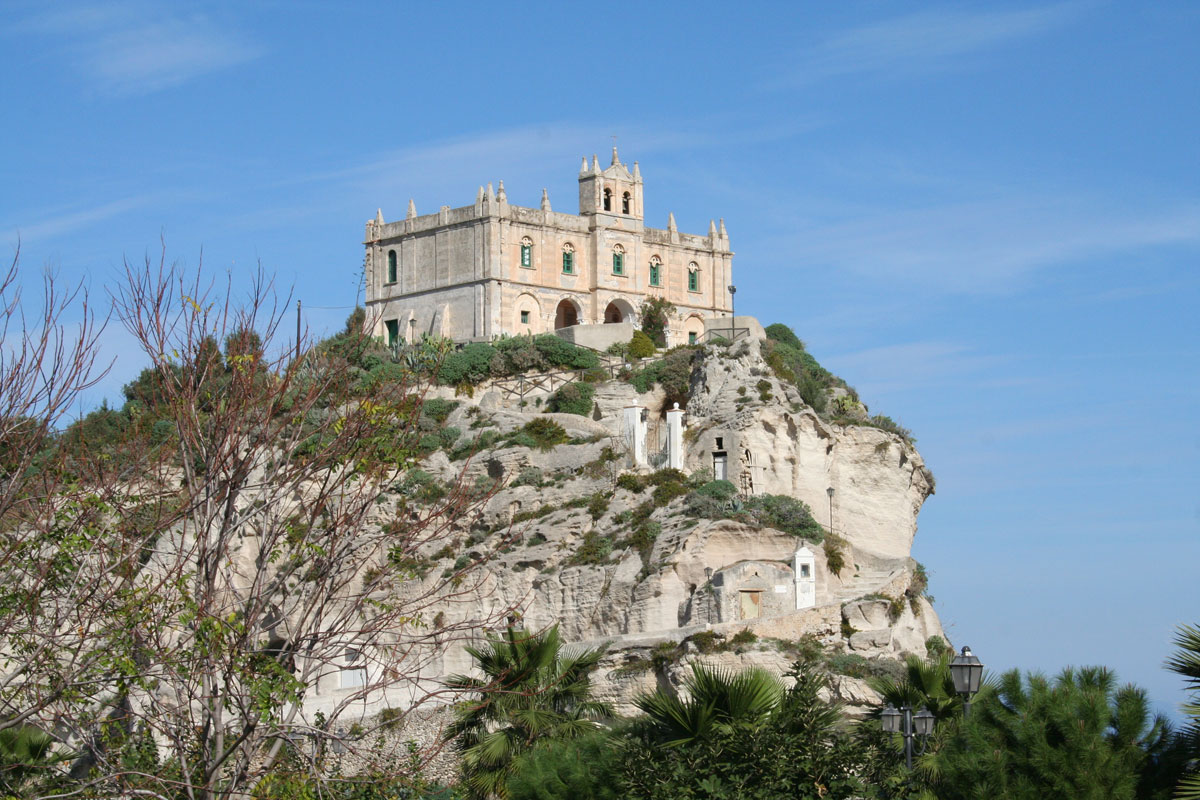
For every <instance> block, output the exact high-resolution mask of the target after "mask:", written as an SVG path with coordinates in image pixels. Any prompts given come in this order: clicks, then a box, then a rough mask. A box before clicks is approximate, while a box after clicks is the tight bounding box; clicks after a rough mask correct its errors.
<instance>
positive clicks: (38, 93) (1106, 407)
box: [0, 1, 1200, 713]
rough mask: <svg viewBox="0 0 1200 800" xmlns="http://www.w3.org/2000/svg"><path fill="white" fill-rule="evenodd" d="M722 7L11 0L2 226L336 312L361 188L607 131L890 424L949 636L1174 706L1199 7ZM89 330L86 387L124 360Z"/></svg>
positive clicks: (327, 324)
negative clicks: (1119, 683)
mask: <svg viewBox="0 0 1200 800" xmlns="http://www.w3.org/2000/svg"><path fill="white" fill-rule="evenodd" d="M734 8H735V6H733V5H730V4H728V3H720V4H717V3H712V4H709V3H692V4H688V5H686V6H678V7H676V6H670V5H660V4H653V3H642V4H636V5H620V4H606V5H603V6H601V5H596V6H588V7H583V6H575V5H573V4H547V5H540V4H536V3H525V4H486V5H484V4H481V5H480V6H479V7H472V6H465V5H464V6H452V5H450V4H420V5H417V4H407V5H400V4H372V3H359V4H356V5H354V6H336V7H335V6H333V5H330V4H322V3H293V2H289V3H279V2H277V3H271V2H264V3H259V4H244V3H232V2H231V3H193V4H162V5H160V4H154V3H140V2H119V1H118V2H105V3H87V2H84V3H62V4H59V3H20V2H17V3H8V4H6V5H5V8H4V10H3V11H0V92H2V93H3V107H4V108H5V109H6V111H7V114H8V123H7V124H6V125H4V126H3V128H2V129H0V152H3V157H2V158H0V180H2V185H3V187H4V190H3V191H2V192H0V235H3V237H4V245H5V246H6V247H7V248H9V249H10V250H11V249H13V248H15V247H16V244H17V242H18V239H19V241H20V243H21V250H22V263H23V265H24V268H25V271H26V273H27V275H28V276H29V278H31V279H32V278H34V277H36V273H37V270H38V269H40V268H41V267H43V266H47V265H49V266H51V267H53V268H54V269H56V270H58V272H59V273H60V274H62V275H64V276H67V277H72V278H83V279H85V280H87V281H89V282H90V285H91V286H92V287H93V288H94V289H97V290H99V289H101V288H102V287H104V286H106V285H109V284H111V283H112V282H113V281H114V280H115V278H116V276H117V275H118V274H119V272H120V269H121V263H122V259H123V258H125V257H128V258H131V259H134V260H139V259H141V258H143V257H144V256H145V255H146V254H148V253H149V254H151V255H152V256H154V257H157V255H158V252H159V248H160V244H159V242H160V238H161V239H162V240H163V241H165V243H166V248H167V256H168V258H169V259H171V260H179V261H181V262H182V263H184V264H187V265H190V266H195V265H196V264H197V263H199V262H200V260H201V256H203V262H204V265H205V266H206V268H208V269H211V270H214V271H216V272H217V273H223V272H224V271H225V270H231V271H233V272H234V273H235V274H240V273H244V272H248V271H249V270H251V269H252V268H253V266H254V265H255V263H256V262H261V263H262V265H263V266H264V267H265V268H266V269H267V270H268V271H270V272H273V273H275V274H276V275H277V277H278V281H279V283H280V284H281V285H283V286H284V287H285V288H286V287H292V286H294V288H295V294H296V296H298V297H299V298H300V299H302V300H303V302H304V304H305V306H306V307H309V308H310V310H309V311H308V313H307V314H306V323H307V324H308V325H310V326H311V327H312V328H313V329H314V330H315V331H323V330H330V329H332V328H335V327H340V325H341V324H342V322H343V320H344V319H345V316H346V314H347V313H348V310H349V309H348V307H349V306H352V305H353V304H354V302H355V300H356V296H357V281H358V271H359V269H360V267H361V259H362V249H361V245H360V242H361V238H362V234H363V222H364V221H365V220H367V219H368V218H370V217H373V216H374V214H375V209H376V208H377V207H382V209H383V212H384V215H385V217H387V218H388V219H395V218H398V217H401V216H403V213H404V209H405V207H406V205H407V202H408V199H409V198H410V197H411V198H413V199H414V200H415V202H416V205H417V209H418V211H420V212H422V213H427V212H430V211H433V210H436V208H437V207H438V206H441V205H443V204H445V205H450V206H459V205H466V204H468V203H470V202H472V201H473V199H474V196H475V190H476V188H477V187H478V186H479V185H480V184H481V183H485V182H487V181H498V180H500V179H503V180H504V181H505V187H506V189H507V191H508V194H509V198H510V201H511V202H514V203H517V204H522V205H536V204H537V202H538V200H539V199H540V196H541V190H542V188H543V187H546V188H548V189H549V192H550V199H551V202H552V204H553V205H554V207H555V208H556V209H557V210H560V211H574V210H576V209H577V193H576V187H575V176H576V172H577V170H578V166H579V161H580V157H581V156H583V155H584V154H588V155H590V154H592V153H600V154H601V157H602V158H604V157H605V153H606V152H607V150H608V148H609V147H611V141H612V140H611V139H610V137H611V136H613V135H615V136H617V137H618V139H617V141H618V144H619V146H620V148H621V154H622V157H623V159H624V160H626V161H632V160H634V159H636V160H638V161H639V162H640V165H641V169H642V173H643V175H644V176H645V180H646V195H645V207H646V216H647V221H648V223H649V224H651V225H655V226H658V227H665V226H666V220H667V214H668V212H672V211H673V212H674V213H675V216H676V218H677V220H678V223H679V227H680V229H681V230H685V231H691V232H696V233H703V232H705V231H707V227H708V221H709V219H710V218H721V217H723V218H724V219H725V222H726V225H727V227H728V229H729V233H730V236H731V238H732V242H733V247H734V249H735V251H736V252H737V257H736V258H735V261H734V267H735V275H736V282H737V284H738V289H739V291H738V295H737V301H738V309H739V311H744V312H747V313H752V314H754V315H756V316H758V317H759V318H760V319H761V320H762V321H763V322H764V323H769V322H776V321H779V322H785V323H787V324H789V325H791V326H792V327H793V328H794V329H795V330H796V331H797V333H798V334H799V335H800V336H801V338H803V339H804V340H805V341H806V342H807V344H808V346H809V349H810V350H811V351H812V352H813V353H814V354H815V355H816V356H817V358H818V359H819V360H821V362H822V363H824V364H825V365H826V366H828V367H829V368H830V369H832V370H833V371H835V372H836V373H838V374H840V375H842V376H843V377H844V378H845V379H846V380H847V381H849V382H850V383H851V384H852V385H854V386H855V387H857V389H858V390H859V392H860V393H861V395H862V397H863V398H864V400H865V401H866V402H867V403H868V404H869V405H870V407H871V410H872V411H873V412H877V413H885V414H888V415H890V416H892V417H894V418H896V419H898V420H900V421H901V422H902V423H903V424H904V425H906V426H908V427H910V428H912V429H913V431H914V432H915V434H916V436H917V437H918V439H919V447H920V450H921V452H922V454H923V455H924V457H925V459H926V461H927V462H928V463H929V465H930V466H931V468H932V469H933V471H934V473H935V474H936V476H937V478H938V493H937V495H936V496H934V497H932V498H930V500H929V501H928V502H927V504H926V506H925V510H924V511H923V512H922V515H921V528H920V532H919V533H918V537H917V543H916V548H915V552H914V554H915V555H916V556H917V557H918V558H919V559H921V560H922V561H923V562H925V563H926V564H927V566H928V568H929V570H930V572H931V575H932V585H931V591H932V592H933V593H934V594H935V595H936V597H937V601H938V602H937V605H938V608H939V612H940V613H941V615H942V619H943V621H944V622H945V624H946V625H947V628H948V630H949V632H950V634H951V636H952V638H953V639H954V640H955V641H956V642H957V643H959V644H962V643H968V644H970V645H972V646H973V648H974V649H975V651H976V653H977V654H979V655H980V656H981V657H982V658H983V659H984V661H985V662H986V663H987V664H988V665H989V667H997V668H1002V667H1010V666H1020V667H1024V668H1041V669H1043V670H1046V671H1054V670H1057V669H1058V668H1060V667H1062V666H1065V665H1067V664H1083V663H1103V664H1107V665H1110V666H1112V667H1114V668H1115V669H1116V670H1117V671H1118V672H1119V674H1120V676H1121V677H1122V678H1123V679H1126V680H1131V681H1134V682H1137V683H1138V684H1140V685H1143V686H1145V687H1147V688H1148V689H1149V690H1150V692H1151V695H1152V697H1153V698H1154V699H1155V700H1156V701H1157V702H1158V703H1159V704H1160V706H1161V707H1162V708H1163V709H1164V710H1168V711H1171V710H1172V707H1173V706H1174V704H1176V703H1178V702H1179V701H1180V700H1181V698H1182V693H1181V692H1180V691H1179V681H1177V680H1176V679H1175V677H1174V676H1172V675H1170V674H1168V673H1166V672H1164V671H1163V670H1162V669H1161V667H1160V665H1161V663H1162V660H1163V659H1164V658H1165V657H1166V655H1167V654H1168V652H1169V650H1170V647H1169V639H1170V635H1171V632H1172V629H1173V627H1174V626H1175V625H1176V624H1178V623H1180V622H1197V621H1200V581H1198V580H1197V579H1196V574H1197V570H1198V567H1200V544H1198V542H1200V537H1198V536H1197V534H1198V532H1200V531H1198V528H1200V493H1198V492H1197V489H1198V484H1200V467H1198V463H1200V432H1198V431H1197V428H1196V419H1197V411H1198V410H1200V403H1198V399H1200V378H1198V377H1197V373H1198V369H1197V368H1198V366H1200V359H1198V355H1200V324H1198V323H1197V319H1196V316H1197V308H1200V271H1198V269H1197V258H1198V256H1200V181H1198V180H1197V178H1200V137H1198V136H1197V131H1198V130H1200V102H1198V100H1200V55H1198V54H1197V53H1198V51H1197V48H1196V42H1197V41H1200V6H1198V5H1196V4H1193V3H1183V2H1178V3H1172V2H1159V3H1142V4H1117V3H1104V2H1067V3H1055V4H1022V3H1003V4H1000V3H997V4H968V3H954V4H950V3H946V4H928V5H926V4H920V5H918V4H908V3H895V2H892V3H882V2H879V3H871V2H864V3H858V4H853V5H851V4H815V3H814V4H800V3H780V4H774V5H773V4H748V5H743V6H738V7H736V8H737V10H736V11H734V10H732V9H734ZM106 345H107V347H108V352H109V353H110V354H111V355H113V356H115V358H116V363H115V366H114V369H113V371H112V374H111V376H110V377H109V378H108V379H107V380H106V381H105V382H104V384H102V385H101V386H100V387H98V389H97V390H96V392H95V393H94V395H93V396H90V397H89V399H88V401H89V402H92V403H95V402H99V400H100V399H101V398H103V397H108V398H110V399H112V400H117V399H118V398H119V394H120V386H121V385H122V384H123V383H124V382H126V381H127V380H128V379H129V378H130V377H131V376H132V375H133V374H135V373H136V372H137V370H138V369H139V368H140V366H141V365H142V362H141V360H140V358H139V357H138V355H137V354H136V352H134V351H133V350H132V348H131V343H130V341H129V338H128V336H127V335H125V334H124V333H123V332H122V331H121V330H120V329H119V327H117V326H112V327H111V328H110V329H109V330H108V331H107V333H106ZM1172 713H1173V711H1172Z"/></svg>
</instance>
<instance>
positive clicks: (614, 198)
mask: <svg viewBox="0 0 1200 800" xmlns="http://www.w3.org/2000/svg"><path fill="white" fill-rule="evenodd" d="M579 214H580V216H592V215H607V216H611V217H614V218H620V217H625V218H632V219H637V220H642V219H643V210H642V173H641V172H640V171H639V170H638V165H637V162H636V161H635V162H633V172H630V171H629V169H628V167H626V166H625V165H624V164H622V163H621V159H620V158H619V157H618V156H617V148H616V147H613V151H612V164H610V165H609V167H608V168H607V169H605V170H603V171H601V170H600V161H599V159H597V158H596V156H592V164H591V166H590V167H589V166H588V161H587V157H586V156H585V157H584V159H583V165H582V167H581V168H580V170H579ZM614 221H615V220H614Z"/></svg>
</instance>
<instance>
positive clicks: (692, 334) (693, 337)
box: [688, 331, 696, 344]
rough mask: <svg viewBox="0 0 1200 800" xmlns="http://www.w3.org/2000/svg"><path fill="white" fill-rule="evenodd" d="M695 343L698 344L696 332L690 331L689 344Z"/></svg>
mask: <svg viewBox="0 0 1200 800" xmlns="http://www.w3.org/2000/svg"><path fill="white" fill-rule="evenodd" d="M695 343H696V332H695V331H690V332H689V333H688V344H695Z"/></svg>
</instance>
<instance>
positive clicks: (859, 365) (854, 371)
mask: <svg viewBox="0 0 1200 800" xmlns="http://www.w3.org/2000/svg"><path fill="white" fill-rule="evenodd" d="M1007 360H1008V358H1007V357H1004V356H991V355H983V354H980V353H977V352H974V351H972V350H971V348H969V347H967V346H965V345H962V344H957V343H954V342H943V341H923V342H907V343H904V344H894V345H885V346H882V347H871V348H868V349H865V350H858V351H855V352H851V353H843V354H841V355H833V356H829V357H827V358H824V359H822V361H823V362H824V364H825V366H827V367H829V368H830V369H831V370H832V371H833V372H834V373H836V374H838V375H841V376H842V377H843V378H845V379H846V380H847V381H848V382H850V383H851V384H852V385H854V386H856V387H858V388H859V389H860V390H865V392H866V395H865V396H868V397H877V396H879V395H882V394H883V393H885V392H897V391H905V390H908V389H913V388H918V387H923V388H929V387H932V386H935V385H937V384H939V383H941V382H943V381H948V380H953V381H955V382H956V383H958V382H961V379H962V378H963V377H964V376H967V375H971V374H978V373H980V372H983V371H987V372H989V373H990V372H991V371H992V370H996V369H998V368H999V367H1000V365H1001V364H1002V363H1004V362H1006V361H1007Z"/></svg>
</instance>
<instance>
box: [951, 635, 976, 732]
mask: <svg viewBox="0 0 1200 800" xmlns="http://www.w3.org/2000/svg"><path fill="white" fill-rule="evenodd" d="M950 677H951V678H952V679H953V680H954V691H956V692H958V695H959V697H961V698H962V699H963V716H964V717H965V716H966V715H967V714H969V713H970V711H971V698H972V697H974V696H975V695H976V694H977V693H978V692H979V686H980V684H981V683H982V682H983V663H982V662H981V661H980V660H979V659H978V658H976V657H975V654H974V653H972V652H971V648H969V647H966V646H965V645H964V646H963V649H962V652H961V653H959V654H958V655H956V656H955V657H954V660H953V661H951V662H950Z"/></svg>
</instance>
